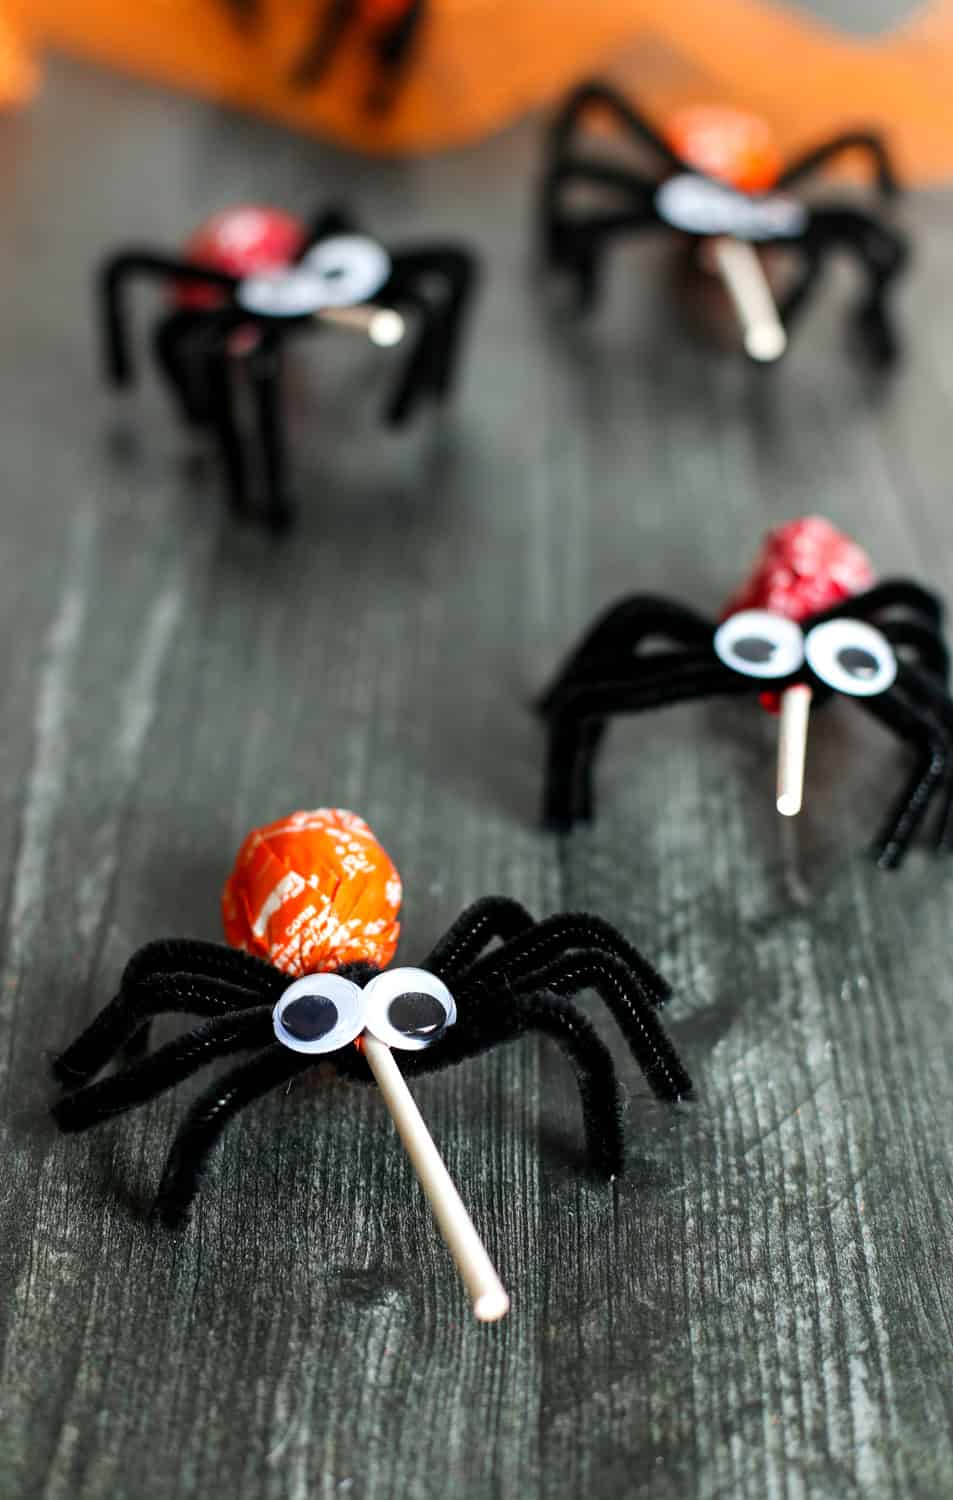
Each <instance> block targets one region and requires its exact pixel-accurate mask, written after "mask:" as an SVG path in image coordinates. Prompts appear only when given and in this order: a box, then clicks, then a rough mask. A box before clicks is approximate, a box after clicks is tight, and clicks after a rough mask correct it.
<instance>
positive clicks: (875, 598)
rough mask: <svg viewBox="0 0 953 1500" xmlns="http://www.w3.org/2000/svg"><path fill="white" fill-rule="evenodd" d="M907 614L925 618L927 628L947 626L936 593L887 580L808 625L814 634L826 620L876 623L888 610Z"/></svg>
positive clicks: (903, 581) (910, 582)
mask: <svg viewBox="0 0 953 1500" xmlns="http://www.w3.org/2000/svg"><path fill="white" fill-rule="evenodd" d="M898 609H899V610H904V611H906V612H907V613H909V614H912V615H921V616H923V619H924V621H925V623H926V624H927V625H930V626H932V627H933V629H934V630H939V629H940V628H941V626H942V624H943V617H944V613H945V611H944V608H943V601H942V600H941V598H940V596H939V594H935V593H934V592H933V590H932V589H927V588H924V587H923V585H922V584H920V583H914V582H913V580H912V579H910V578H883V579H881V581H880V582H879V583H875V584H874V586H873V588H869V589H865V590H864V592H863V593H862V594H853V595H852V596H851V597H850V598H849V599H840V600H838V602H837V603H836V604H834V605H832V606H831V608H830V609H826V610H822V611H820V613H818V614H816V615H812V616H811V618H810V620H806V621H805V622H804V628H805V629H806V630H811V629H813V627H814V626H815V625H819V624H821V622H822V621H824V620H831V619H838V618H840V617H841V616H842V615H850V616H851V617H852V618H854V619H863V620H875V618H876V616H877V615H878V614H880V613H881V612H883V611H885V610H898Z"/></svg>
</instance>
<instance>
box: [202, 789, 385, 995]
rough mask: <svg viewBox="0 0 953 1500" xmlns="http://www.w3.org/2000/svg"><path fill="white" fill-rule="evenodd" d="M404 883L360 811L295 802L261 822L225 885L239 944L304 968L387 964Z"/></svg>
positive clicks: (226, 918)
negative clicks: (303, 807) (273, 819)
mask: <svg viewBox="0 0 953 1500" xmlns="http://www.w3.org/2000/svg"><path fill="white" fill-rule="evenodd" d="M401 896H402V890H401V883H400V876H399V875H398V873H397V870H396V869H395V867H394V865H393V863H392V862H391V860H390V857H389V856H388V855H387V853H386V852H385V851H384V850H383V849H382V848H381V846H380V844H379V843H378V842H377V840H376V839H375V837H374V835H373V833H372V832H371V830H370V829H369V828H368V826H367V824H366V823H365V822H364V820H363V818H359V817H358V816H357V815H356V814H355V813H352V812H345V811H343V810H342V809H340V808H327V807H322V808H318V809H317V810H316V811H314V812H296V813H292V814H291V815H290V816H289V817H287V818H281V819H280V820H279V821H278V822H277V823H269V824H267V825H266V826H265V827H264V828H256V829H255V830H254V831H253V832H252V833H250V834H249V835H248V837H247V838H246V839H245V841H244V843H243V844H242V846H241V848H240V849H239V851H238V855H237V857H236V860H235V865H234V868H233V870H232V873H231V875H230V876H229V877H228V880H227V882H226V884H225V890H224V892H223V894H222V919H223V922H224V926H225V937H226V939H227V941H228V942H229V943H231V944H232V946H233V947H235V948H243V949H244V950H245V952H246V953H253V954H255V955H256V956H257V957H258V958H263V959H265V960H266V961H267V962H269V963H272V964H274V965H275V967H276V968H278V969H281V970H282V971H283V972H284V973H285V974H291V975H294V976H296V977H300V976H301V975H303V974H313V973H315V972H317V971H320V970H325V969H337V968H340V966H341V965H342V964H349V963H359V962H362V961H363V962H365V963H372V964H375V965H376V966H377V967H378V968H384V967H385V966H386V965H387V964H389V963H390V961H391V959H392V958H393V956H394V952H395V950H396V948H397V939H398V937H399V936H400V924H399V922H398V921H397V915H398V912H399V911H400V903H401Z"/></svg>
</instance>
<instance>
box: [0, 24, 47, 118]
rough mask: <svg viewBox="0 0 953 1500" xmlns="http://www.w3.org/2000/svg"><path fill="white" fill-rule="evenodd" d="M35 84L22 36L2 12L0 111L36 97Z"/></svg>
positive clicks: (32, 66)
mask: <svg viewBox="0 0 953 1500" xmlns="http://www.w3.org/2000/svg"><path fill="white" fill-rule="evenodd" d="M38 81H39V75H38V73H37V69H36V67H35V65H34V63H33V60H32V58H31V57H30V54H29V51H28V50H27V45H26V42H25V40H24V38H23V36H22V35H21V33H20V32H19V31H18V30H17V29H16V27H15V26H14V25H13V23H12V21H11V20H10V18H9V16H8V15H7V13H6V11H0V109H12V108H15V107H16V106H17V105H18V104H26V102H27V101H28V100H29V99H32V97H33V95H34V94H35V93H36V87H37V83H38Z"/></svg>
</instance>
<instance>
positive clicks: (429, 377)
mask: <svg viewBox="0 0 953 1500" xmlns="http://www.w3.org/2000/svg"><path fill="white" fill-rule="evenodd" d="M475 274H476V263H475V260H474V258H473V256H472V255H471V254H470V253H469V252H468V251H467V250H465V249H464V248H463V247H462V246H460V245H456V244H438V243H434V244H422V245H419V246H417V247H410V248H406V249H403V250H395V251H388V250H385V249H384V247H383V246H382V245H381V244H379V243H378V242H377V241H376V240H373V239H370V238H369V237H368V236H367V235H365V234H362V233H360V232H359V231H358V230H357V229H356V228H355V226H354V224H353V223H352V222H351V220H350V219H349V218H348V217H347V215H346V214H344V213H342V212H340V211H339V210H336V209H329V210H326V211H324V212H322V213H320V214H318V215H317V216H316V218H315V219H314V220H313V221H312V223H311V224H310V225H306V224H305V223H303V222H302V221H301V220H299V219H296V218H293V217H292V216H290V215H288V214H284V213H280V212H279V211H277V210H275V209H270V208H256V207H245V208H236V209H231V210H228V211H226V212H224V213H220V214H217V215H215V216H214V217H213V218H211V219H209V220H207V221H206V222H205V223H204V224H202V225H201V226H200V228H199V229H198V230H197V231H196V232H195V234H194V235H193V236H192V238H191V239H190V240H189V241H188V243H187V244H186V246H185V250H184V252H183V254H182V255H180V256H175V255H167V254H165V253H163V252H161V251H154V250H150V249H141V248H135V247H130V248H128V249H125V250H120V251H118V252H117V253H116V254H114V255H112V256H110V258H109V259H108V261H107V262H106V263H105V265H104V267H103V269H102V272H101V276H100V283H99V285H100V298H101V306H102V324H103V340H104V354H105V368H106V375H107V378H108V379H109V380H110V381H111V383H112V384H113V385H116V386H128V385H130V384H131V383H132V380H133V376H134V368H133V362H132V355H131V348H130V337H129V327H128V310H127V298H128V293H129V287H130V284H131V283H132V282H133V281H136V280H139V279H142V278H147V277H148V278H157V279H159V280H161V281H164V282H165V283H167V284H168V286H169V288H170V290H171V293H172V303H171V306H170V307H169V309H168V310H167V311H166V312H165V314H164V315H163V316H162V317H161V318H160V320H159V322H158V323H157V324H156V327H155V332H154V335H153V349H154V353H155V359H156V363H157V366H158V368H159V371H160V373H161V374H162V376H163V378H164V379H165V381H166V383H167V385H168V387H169V389H170V391H171V393H172V396H173V398H174V400H175V403H176V406H177V408H178V410H179V411H180V413H181V414H182V416H183V418H184V419H185V421H186V422H187V423H189V424H192V425H197V426H208V427H210V428H211V429H212V430H213V432H214V433H215V435H216V437H217V440H218V445H219V448H220V451H221V456H222V462H223V466H224V472H225V480H226V488H227V494H228V498H229V502H230V505H231V508H232V510H233V511H234V512H235V513H236V514H239V515H245V514H247V513H248V510H249V499H250V497H249V472H250V470H254V471H255V472H257V473H260V475H261V483H262V486H263V499H264V515H265V519H266V521H267V523H268V524H269V525H270V526H271V527H272V528H274V529H276V530H278V529H281V528H282V527H284V526H286V525H287V524H288V523H289V522H290V520H291V519H292V515H293V511H292V506H291V502H290V499H289V496H288V491H287V482H286V461H285V439H284V431H283V421H282V397H281V359H282V352H283V348H284V340H285V337H286V336H287V335H288V334H291V333H295V334H297V333H303V332H312V333H313V332H315V331H317V330H319V329H322V328H328V327H344V328H350V329H353V330H355V331H357V332H360V333H363V334H366V335H367V336H368V337H369V338H370V340H371V342H372V343H374V344H376V345H378V346H379V347H385V348H386V347H389V346H392V345H395V344H398V343H400V342H401V341H402V339H403V338H404V336H405V332H406V315H410V317H411V319H412V321H413V325H414V332H413V336H412V337H411V338H410V340H409V353H408V355H407V356H406V358H405V360H404V362H403V364H402V366H401V368H400V370H399V374H398V380H397V385H396V388H395V390H394V392H393V395H392V397H391V399H390V402H389V404H388V406H387V408H386V411H385V419H386V420H387V421H388V422H390V423H394V424H399V423H402V422H405V421H406V420H407V419H408V418H409V417H411V416H413V415H414V413H415V411H416V410H417V408H418V406H419V404H420V402H421V401H422V400H423V399H424V398H425V397H427V396H431V397H433V398H435V399H437V400H442V399H443V398H444V397H445V396H447V395H448V394H449V392H450V390H451V388H452V385H453V380H454V375H455V372H456V365H457V356H458V348H459V342H460V336H461V333H462V330H463V325H464V318H465V313H466V308H467V304H468V302H469V299H470V294H471V291H472V289H473V285H474V278H475ZM241 376H244V380H245V381H247V383H248V385H249V386H250V388H251V396H252V406H253V409H254V427H253V430H254V432H255V433H256V435H257V444H258V448H257V453H256V454H255V455H253V462H252V463H249V455H248V454H247V453H246V438H247V434H245V433H243V432H242V430H241V427H240V424H239V421H238V416H237V402H236V385H237V384H238V382H239V378H240V377H241ZM243 383H244V382H243Z"/></svg>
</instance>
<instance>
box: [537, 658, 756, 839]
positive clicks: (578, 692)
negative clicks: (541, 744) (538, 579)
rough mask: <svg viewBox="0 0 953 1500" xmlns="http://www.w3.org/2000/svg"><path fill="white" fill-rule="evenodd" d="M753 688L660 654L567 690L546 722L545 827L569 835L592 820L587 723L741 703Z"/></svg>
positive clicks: (717, 667) (736, 677)
mask: <svg viewBox="0 0 953 1500" xmlns="http://www.w3.org/2000/svg"><path fill="white" fill-rule="evenodd" d="M757 686H758V681H757V679H754V678H750V677H743V676H741V675H740V674H739V673H736V672H731V671H729V670H728V668H726V667H723V666H722V665H721V663H720V662H718V661H717V660H716V659H715V658H714V656H711V657H709V656H707V655H702V654H697V655H696V654H687V653H686V654H685V655H684V656H683V655H681V654H679V653H674V652H671V653H669V652H666V653H661V652H660V653H657V654H655V655H653V656H651V657H649V658H648V659H647V660H646V662H644V663H642V662H639V663H632V662H628V663H626V664H625V665H624V666H623V664H622V663H618V662H617V663H616V669H615V674H614V675H608V674H607V675H606V676H604V677H600V678H597V679H596V680H595V681H589V682H578V683H575V684H574V685H573V687H572V688H571V689H568V688H567V690H566V691H565V692H564V693H563V694H561V696H560V698H559V700H558V702H557V705H556V706H555V707H554V708H553V709H552V710H551V712H550V714H549V716H548V737H549V738H548V751H547V762H546V775H545V791H544V800H543V823H544V826H545V827H546V828H549V829H550V830H552V831H553V832H568V831H569V829H571V828H572V826H573V824H574V823H576V822H578V821H580V820H582V819H583V818H585V817H586V816H587V815H588V816H590V817H591V815H592V812H593V809H594V799H593V791H592V771H593V762H594V758H595V753H596V749H597V748H598V741H597V740H594V737H593V735H592V733H591V731H589V730H588V729H587V722H588V721H591V720H596V721H601V720H605V719H606V718H607V717H608V716H609V715H612V716H613V717H614V716H615V715H617V714H623V713H641V712H643V711H644V710H646V709H651V708H661V707H662V706H664V705H667V704H670V703H680V702H687V701H689V700H691V699H697V698H707V697H723V696H724V697H741V696H743V695H745V694H750V693H752V692H753V691H754V690H755V689H756V687H757Z"/></svg>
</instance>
